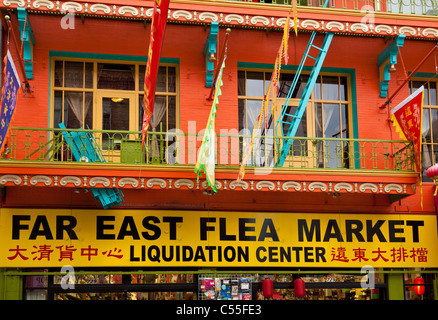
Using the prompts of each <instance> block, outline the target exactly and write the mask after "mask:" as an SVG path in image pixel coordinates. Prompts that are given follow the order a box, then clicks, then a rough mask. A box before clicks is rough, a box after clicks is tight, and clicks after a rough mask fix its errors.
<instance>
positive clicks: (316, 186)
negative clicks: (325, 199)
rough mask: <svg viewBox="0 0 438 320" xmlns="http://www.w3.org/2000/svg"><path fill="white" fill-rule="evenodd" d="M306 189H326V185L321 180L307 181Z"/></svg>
mask: <svg viewBox="0 0 438 320" xmlns="http://www.w3.org/2000/svg"><path fill="white" fill-rule="evenodd" d="M307 189H308V190H309V191H315V189H320V190H321V191H327V185H326V184H325V183H323V182H319V181H314V182H311V183H309V185H308V186H307Z"/></svg>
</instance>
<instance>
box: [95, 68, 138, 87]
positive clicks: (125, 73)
mask: <svg viewBox="0 0 438 320" xmlns="http://www.w3.org/2000/svg"><path fill="white" fill-rule="evenodd" d="M134 77H135V67H134V66H133V65H125V64H109V63H99V64H98V65H97V88H98V89H114V90H134V89H135V79H134Z"/></svg>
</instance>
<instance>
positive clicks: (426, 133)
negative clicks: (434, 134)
mask: <svg viewBox="0 0 438 320" xmlns="http://www.w3.org/2000/svg"><path fill="white" fill-rule="evenodd" d="M422 130H423V142H431V132H430V109H429V108H424V109H423V128H422Z"/></svg>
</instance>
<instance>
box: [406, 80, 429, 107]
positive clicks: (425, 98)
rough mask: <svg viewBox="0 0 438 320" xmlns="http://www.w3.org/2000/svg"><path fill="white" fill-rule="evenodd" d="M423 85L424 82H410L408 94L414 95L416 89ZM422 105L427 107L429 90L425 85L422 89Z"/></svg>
mask: <svg viewBox="0 0 438 320" xmlns="http://www.w3.org/2000/svg"><path fill="white" fill-rule="evenodd" d="M423 84H424V81H412V84H411V90H410V93H411V94H412V93H414V92H415V91H416V90H417V89H419V88H420V87H421V86H422V85H423ZM423 103H424V104H425V105H429V89H428V86H427V85H426V86H425V87H424V98H423Z"/></svg>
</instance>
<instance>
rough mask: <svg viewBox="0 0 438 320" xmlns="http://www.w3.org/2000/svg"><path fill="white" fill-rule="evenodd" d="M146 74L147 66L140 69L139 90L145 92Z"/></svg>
mask: <svg viewBox="0 0 438 320" xmlns="http://www.w3.org/2000/svg"><path fill="white" fill-rule="evenodd" d="M145 72H146V66H139V67H138V90H140V91H144V75H145Z"/></svg>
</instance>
